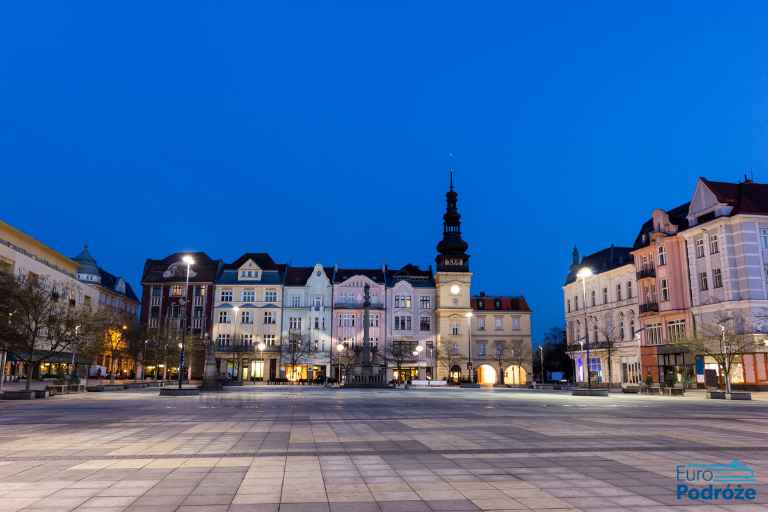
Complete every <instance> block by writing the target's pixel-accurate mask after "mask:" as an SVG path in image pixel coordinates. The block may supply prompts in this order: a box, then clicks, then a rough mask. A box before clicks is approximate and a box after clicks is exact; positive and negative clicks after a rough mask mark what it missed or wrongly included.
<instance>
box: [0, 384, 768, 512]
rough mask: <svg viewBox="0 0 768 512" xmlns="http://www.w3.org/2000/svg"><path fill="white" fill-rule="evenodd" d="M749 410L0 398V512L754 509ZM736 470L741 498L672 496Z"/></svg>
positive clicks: (386, 394)
mask: <svg viewBox="0 0 768 512" xmlns="http://www.w3.org/2000/svg"><path fill="white" fill-rule="evenodd" d="M765 404H766V402H762V403H761V402H758V401H752V402H722V401H711V400H709V401H708V400H706V398H704V396H703V395H699V396H697V397H685V398H675V399H669V398H662V397H644V396H639V395H618V396H612V397H610V398H601V397H573V396H570V394H566V393H558V392H553V391H534V390H518V391H515V390H500V389H487V390H477V389H464V390H460V389H451V390H449V389H425V390H409V391H403V390H401V391H393V390H381V391H377V390H352V389H349V390H346V389H345V390H327V389H322V388H311V387H301V386H275V387H269V388H266V387H260V386H248V387H246V388H244V389H240V390H237V391H227V392H224V393H215V394H209V395H201V396H198V397H183V398H179V397H168V398H164V397H159V396H158V394H157V392H156V391H121V392H111V393H110V392H104V393H89V394H87V395H82V394H73V395H65V396H64V397H63V398H62V399H60V400H55V401H33V402H26V403H22V402H10V401H5V402H0V509H2V510H30V511H31V510H90V511H96V510H103V511H123V510H125V511H128V510H131V511H134V510H135V511H137V512H140V511H147V512H149V511H156V512H160V511H174V510H178V511H189V512H191V511H201V512H202V511H278V510H281V511H313V512H314V511H358V510H359V511H382V512H414V511H415V512H429V511H435V512H443V511H444V512H449V511H475V510H547V511H550V510H552V511H554V510H562V511H566V510H568V511H575V510H583V511H618V510H631V511H662V510H763V509H764V508H765V507H766V506H768V501H766V500H768V494H767V491H768V483H767V482H766V480H765V477H764V476H763V475H765V474H766V471H768V457H767V456H766V447H765V443H764V438H765V423H766V421H768V407H766V405H765ZM734 459H737V460H739V461H742V462H743V463H744V464H748V465H749V466H750V467H752V468H753V469H754V471H755V472H756V473H757V475H759V476H758V480H757V483H756V485H755V488H756V489H757V492H758V493H759V494H758V496H759V497H758V499H757V500H753V501H749V502H744V501H741V502H739V501H734V500H731V501H724V500H716V501H705V500H693V501H691V500H680V499H677V498H676V496H675V487H676V482H675V467H676V466H678V465H685V464H688V463H720V462H730V461H731V460H734Z"/></svg>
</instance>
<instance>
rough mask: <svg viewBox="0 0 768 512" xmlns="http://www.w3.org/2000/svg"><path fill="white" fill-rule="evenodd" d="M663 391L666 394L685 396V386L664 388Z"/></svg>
mask: <svg viewBox="0 0 768 512" xmlns="http://www.w3.org/2000/svg"><path fill="white" fill-rule="evenodd" d="M663 393H664V395H665V396H683V388H675V387H672V388H664V389H663Z"/></svg>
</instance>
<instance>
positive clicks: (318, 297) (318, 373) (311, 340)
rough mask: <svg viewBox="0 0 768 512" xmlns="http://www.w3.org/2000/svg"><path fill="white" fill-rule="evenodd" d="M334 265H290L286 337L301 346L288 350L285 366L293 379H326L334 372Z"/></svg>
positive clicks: (285, 304)
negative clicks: (332, 333) (332, 357)
mask: <svg viewBox="0 0 768 512" xmlns="http://www.w3.org/2000/svg"><path fill="white" fill-rule="evenodd" d="M332 277H333V268H330V269H326V268H325V267H323V265H321V264H320V263H317V264H315V266H314V267H288V268H287V269H286V276H285V286H284V288H283V296H284V300H283V319H282V322H281V323H282V339H283V340H290V339H292V338H293V339H298V340H300V341H301V345H300V349H299V350H296V351H295V352H294V351H292V349H288V350H284V351H283V353H282V358H281V367H283V368H284V373H285V375H286V378H288V379H289V380H292V381H296V380H306V381H310V382H312V381H314V382H324V380H325V378H326V376H329V375H330V372H331V368H330V363H331V361H330V358H331V356H332V350H333V343H332V339H331V326H332V309H333V285H332V284H331V279H332Z"/></svg>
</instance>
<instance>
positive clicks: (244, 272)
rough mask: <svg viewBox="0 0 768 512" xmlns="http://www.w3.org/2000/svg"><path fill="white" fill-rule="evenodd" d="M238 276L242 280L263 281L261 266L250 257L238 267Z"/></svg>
mask: <svg viewBox="0 0 768 512" xmlns="http://www.w3.org/2000/svg"><path fill="white" fill-rule="evenodd" d="M237 278H238V279H239V280H240V281H261V267H259V265H257V264H256V262H255V261H253V260H252V259H248V261H246V262H245V263H243V264H242V265H240V268H238V269H237Z"/></svg>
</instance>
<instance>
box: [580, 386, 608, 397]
mask: <svg viewBox="0 0 768 512" xmlns="http://www.w3.org/2000/svg"><path fill="white" fill-rule="evenodd" d="M572 395H573V396H608V390H607V389H595V388H592V389H589V388H580V389H574V390H573V393H572Z"/></svg>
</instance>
